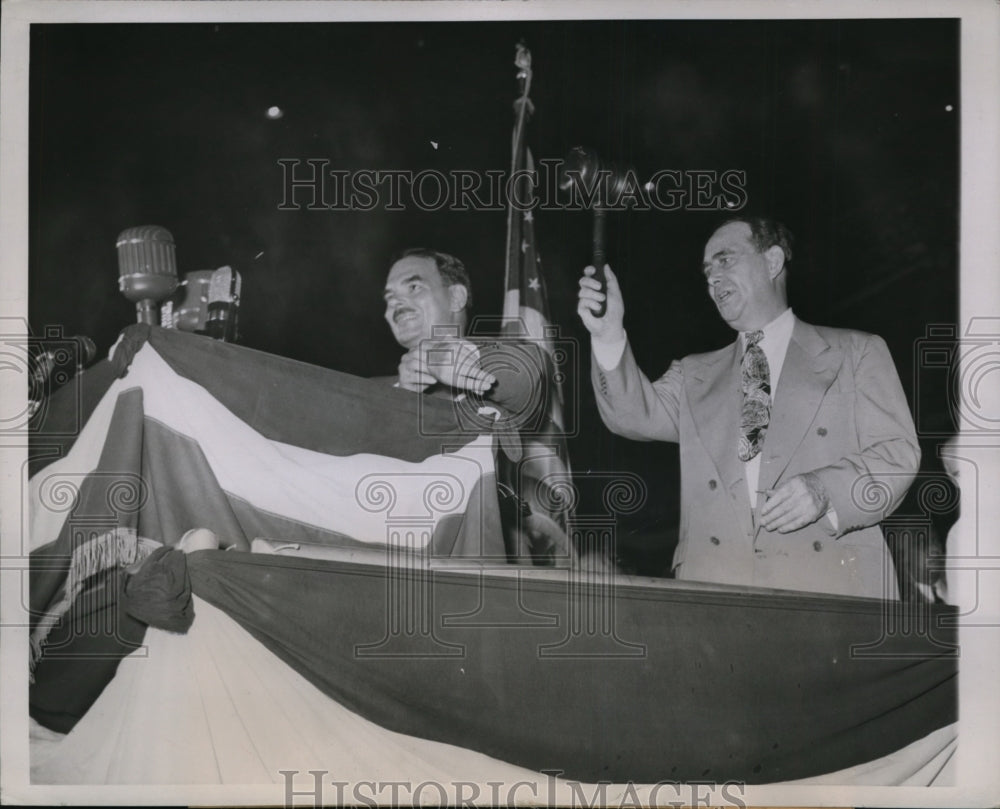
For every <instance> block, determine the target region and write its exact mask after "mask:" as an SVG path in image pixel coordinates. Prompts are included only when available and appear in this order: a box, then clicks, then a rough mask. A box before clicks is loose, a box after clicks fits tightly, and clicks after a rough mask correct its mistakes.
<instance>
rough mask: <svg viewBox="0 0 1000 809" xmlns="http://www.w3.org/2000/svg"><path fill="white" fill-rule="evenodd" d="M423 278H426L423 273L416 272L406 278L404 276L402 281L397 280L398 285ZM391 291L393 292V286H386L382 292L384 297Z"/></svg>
mask: <svg viewBox="0 0 1000 809" xmlns="http://www.w3.org/2000/svg"><path fill="white" fill-rule="evenodd" d="M423 280H424V277H423V276H422V275H420V274H419V273H414V274H413V275H408V276H407V277H406V278H403V279H402V280H401V281H397V282H396V286H406V285H407V284H409V283H410V282H411V281H423ZM391 292H392V288H391V287H386V288H385V290H384V291H383V292H382V297H383V298H384V297H386V296H387V295H389V294H390V293H391Z"/></svg>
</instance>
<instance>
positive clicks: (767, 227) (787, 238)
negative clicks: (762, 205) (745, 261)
mask: <svg viewBox="0 0 1000 809" xmlns="http://www.w3.org/2000/svg"><path fill="white" fill-rule="evenodd" d="M733 222H742V223H743V224H745V225H747V226H748V227H749V228H750V240H751V241H752V242H753V246H754V247H756V248H757V250H758V251H759V252H761V253H763V252H764V251H765V250H767V249H769V248H771V247H774V246H775V245H777V246H778V247H780V248H781V249H782V251H783V252H784V254H785V265H786V266H787V265H788V264H789V263H791V260H792V244H793V243H794V242H795V237H794V236H792V232H791V231H790V230H789V229H788V228H786V227H785V226H784V225H783V224H781V222H778V221H777V220H774V219H769V218H767V217H766V216H733V217H730V218H729V219H727V220H726V221H725V222H723V223H722V224H721V225H719V227H720V228H721V227H723V226H724V225H729V224H731V223H733ZM716 230H718V228H716Z"/></svg>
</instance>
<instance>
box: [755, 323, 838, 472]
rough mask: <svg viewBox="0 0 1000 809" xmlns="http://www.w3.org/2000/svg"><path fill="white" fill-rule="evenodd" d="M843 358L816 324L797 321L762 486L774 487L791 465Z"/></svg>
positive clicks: (778, 393)
mask: <svg viewBox="0 0 1000 809" xmlns="http://www.w3.org/2000/svg"><path fill="white" fill-rule="evenodd" d="M843 361H844V354H843V352H842V351H840V350H838V349H837V348H834V347H833V346H831V345H830V344H829V343H827V341H826V340H824V339H823V337H822V336H821V335H820V333H819V332H818V331H816V329H815V327H813V326H810V325H809V324H808V323H803V322H802V321H801V320H796V321H795V326H794V327H793V329H792V339H791V340H790V341H789V343H788V352H787V353H786V354H785V362H784V364H783V365H782V368H781V376H780V377H779V379H778V389H777V391H776V392H775V397H774V407H773V408H772V410H771V425H770V427H769V428H768V431H767V438H766V439H765V441H764V453H765V456H766V457H767V459H768V460H769V461H770V463H768V464H764V465H762V466H761V480H760V483H761V489H768V488H773V486H774V483H775V481H777V480H778V479H779V478H780V477H781V474H782V473H783V472H784V471H785V469H786V468H787V466H788V464H789V462H790V461H791V459H792V456H793V455H794V454H795V450H796V449H797V448H798V446H799V444H800V443H802V439H803V438H804V437H805V433H806V430H808V429H809V425H810V424H811V423H812V421H813V419H814V418H815V416H816V411H817V410H818V409H819V406H820V404H821V403H822V401H823V397H824V396H825V395H826V392H827V391H828V390H829V389H830V385H832V384H833V380H834V379H836V377H837V372H838V371H839V370H840V366H841V364H842V363H843ZM765 470H768V471H765Z"/></svg>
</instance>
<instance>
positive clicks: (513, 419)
mask: <svg viewBox="0 0 1000 809" xmlns="http://www.w3.org/2000/svg"><path fill="white" fill-rule="evenodd" d="M466 339H469V338H466ZM470 342H472V343H474V344H475V346H476V348H477V349H478V350H479V366H480V367H481V368H482V369H483V370H485V371H487V372H489V373H491V374H493V376H494V377H496V380H497V381H496V384H495V385H494V386H493V387H492V388H491V389H490V390H489V391H488V392H487V393H486V394H485V395H483V396H477V395H473V394H466V393H464V392H463V391H461V390H455V389H452V388H449V387H447V386H445V385H442V384H436V385H432V386H430V387H428V388H426V389H425V390H424V391H423V395H425V396H438V397H444V398H449V399H453V400H455V407H456V410H457V411H458V414H459V420H460V423H461V424H463V425H464V426H466V427H468V428H469V429H474V430H476V431H477V432H483V433H490V432H492V433H493V434H494V435H496V437H497V441H498V444H499V447H500V449H501V451H500V452H498V453H497V459H496V461H497V473H496V474H497V481H498V482H499V483H500V484H501V485H500V487H499V493H500V509H501V518H502V520H501V521H502V523H503V528H504V542H505V545H506V547H507V554H508V557H509V558H510V560H511V561H521V562H534V563H535V564H552V563H557V564H558V563H559V562H558V561H557V560H559V559H562V560H566V559H567V558H568V554H569V552H570V549H569V541H568V539H567V537H566V536H565V533H564V532H563V531H562V529H561V526H560V525H559V524H558V523H559V522H560V521H561V520H562V519H563V518H564V516H565V515H564V514H563V512H562V510H561V508H560V505H559V502H560V501H558V499H557V498H554V497H553V496H552V494H551V493H550V488H551V487H552V486H554V485H556V482H554V481H546V478H547V477H548V476H549V475H550V474H555V475H556V477H557V478H558V477H560V476H562V475H564V474H566V473H565V472H564V471H563V470H564V467H563V466H562V462H561V461H559V460H558V459H554V458H553V457H552V451H551V449H549V446H550V444H551V442H552V441H554V440H555V439H553V438H552V437H551V436H552V435H553V434H554V435H558V434H557V433H552V431H550V430H549V427H550V425H551V420H550V417H549V412H550V410H549V405H550V400H549V397H550V396H551V390H550V386H549V384H548V380H549V379H551V377H552V367H551V362H550V360H549V357H548V355H547V353H546V352H545V350H544V349H543V348H542V347H541V346H540V345H539V344H538V343H537V342H534V341H531V340H518V339H505V340H490V339H483V338H471V339H470ZM379 379H384V381H385V382H386V383H388V384H395V383H397V382H398V381H399V377H398V376H393V377H379ZM481 410H482V411H484V412H480V411H481ZM546 436H548V438H547V440H546ZM533 437H538V438H539V439H540V442H539V443H540V444H541V445H543V447H544V448H545V449H539V447H538V446H534V445H532V444H533V441H532V440H531V439H532V438H533ZM526 445H528V446H526ZM531 514H534V515H542V516H544V517H546V518H548V520H550V521H551V522H548V523H546V524H544V525H541V524H540V523H538V521H529V520H528V515H531ZM525 521H528V522H527V523H526V522H525Z"/></svg>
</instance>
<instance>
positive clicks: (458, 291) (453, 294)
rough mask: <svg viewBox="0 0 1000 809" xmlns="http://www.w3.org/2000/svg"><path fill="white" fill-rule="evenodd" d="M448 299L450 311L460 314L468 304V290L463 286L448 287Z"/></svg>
mask: <svg viewBox="0 0 1000 809" xmlns="http://www.w3.org/2000/svg"><path fill="white" fill-rule="evenodd" d="M448 299H449V300H450V302H451V307H450V308H451V311H452V312H461V311H462V310H463V309H464V308H465V305H466V304H467V303H468V302H469V290H468V289H466V288H465V284H452V285H451V286H450V287H448Z"/></svg>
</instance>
